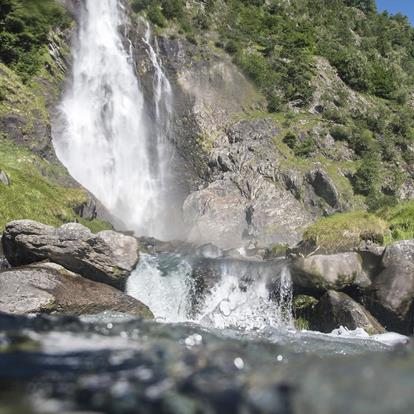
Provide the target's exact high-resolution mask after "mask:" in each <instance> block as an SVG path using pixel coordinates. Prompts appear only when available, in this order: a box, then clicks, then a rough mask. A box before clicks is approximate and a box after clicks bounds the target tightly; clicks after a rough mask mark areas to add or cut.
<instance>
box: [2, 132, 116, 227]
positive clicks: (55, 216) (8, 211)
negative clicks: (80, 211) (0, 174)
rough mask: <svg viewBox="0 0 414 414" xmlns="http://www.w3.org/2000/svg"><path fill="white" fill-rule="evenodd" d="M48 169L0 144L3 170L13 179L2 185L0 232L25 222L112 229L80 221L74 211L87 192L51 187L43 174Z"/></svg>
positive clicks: (22, 152) (17, 149) (23, 152)
mask: <svg viewBox="0 0 414 414" xmlns="http://www.w3.org/2000/svg"><path fill="white" fill-rule="evenodd" d="M47 167H48V165H47V161H45V160H43V159H41V158H40V157H38V156H37V155H34V154H33V153H32V152H30V151H29V150H28V149H26V148H24V147H20V146H17V145H14V144H12V143H11V142H10V141H7V140H0V170H1V171H4V172H5V173H6V174H7V176H8V178H9V179H10V185H4V184H2V183H0V229H3V228H4V225H5V224H6V223H8V222H9V221H12V220H18V219H22V218H25V219H32V220H37V221H41V222H43V223H46V224H50V225H60V224H63V223H66V222H70V221H75V220H78V221H80V222H82V224H84V225H86V226H87V227H89V228H90V229H91V230H92V231H100V230H104V229H108V228H110V226H109V225H108V224H107V223H104V222H101V221H99V220H93V221H88V220H83V219H81V218H79V217H77V216H76V215H75V213H74V211H73V208H74V207H76V206H78V205H80V204H82V203H83V202H85V201H86V200H87V195H86V193H85V191H84V190H82V189H78V188H65V187H62V186H59V185H57V184H54V183H52V182H51V181H50V180H49V179H48V178H46V177H45V176H43V175H42V174H41V172H40V171H42V170H45V169H47Z"/></svg>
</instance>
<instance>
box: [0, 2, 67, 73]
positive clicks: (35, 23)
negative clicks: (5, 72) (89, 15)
mask: <svg viewBox="0 0 414 414" xmlns="http://www.w3.org/2000/svg"><path fill="white" fill-rule="evenodd" d="M69 24H70V19H69V17H68V15H67V14H66V12H65V10H64V9H63V7H61V6H60V5H59V4H58V3H57V2H55V1H54V0H42V1H38V0H1V1H0V60H1V61H2V62H4V63H5V64H7V65H9V66H11V67H12V68H13V69H15V70H16V71H17V72H18V73H19V74H20V75H21V77H22V78H23V79H24V80H28V79H29V78H30V77H32V76H33V75H34V74H35V73H36V72H37V71H38V70H39V68H40V66H41V63H42V53H43V50H44V49H43V48H44V46H46V44H47V41H48V40H47V37H48V33H49V31H50V30H51V29H52V28H53V27H60V28H62V29H64V28H66V27H68V26H69Z"/></svg>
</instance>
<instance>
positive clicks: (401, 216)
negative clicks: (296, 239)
mask: <svg viewBox="0 0 414 414" xmlns="http://www.w3.org/2000/svg"><path fill="white" fill-rule="evenodd" d="M410 239H414V201H405V202H402V203H400V204H398V205H395V206H387V207H383V208H381V209H380V210H378V211H376V212H375V213H367V212H362V211H359V212H352V213H342V214H336V215H333V216H331V217H327V218H322V219H320V220H318V221H317V222H316V223H315V224H313V225H311V226H309V227H308V228H307V229H306V230H305V232H304V240H305V241H307V242H311V243H312V244H314V245H317V246H319V248H320V250H322V251H327V252H333V251H341V250H349V249H352V248H353V247H357V246H358V245H359V244H360V243H361V242H362V241H373V242H375V243H378V244H383V245H386V244H389V243H393V242H395V241H398V240H410Z"/></svg>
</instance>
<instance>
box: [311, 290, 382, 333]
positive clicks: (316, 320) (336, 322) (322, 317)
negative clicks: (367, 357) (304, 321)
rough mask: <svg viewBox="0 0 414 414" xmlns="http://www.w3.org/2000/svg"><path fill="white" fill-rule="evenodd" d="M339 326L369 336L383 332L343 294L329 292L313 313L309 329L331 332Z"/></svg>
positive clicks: (363, 310)
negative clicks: (363, 332) (365, 333)
mask: <svg viewBox="0 0 414 414" xmlns="http://www.w3.org/2000/svg"><path fill="white" fill-rule="evenodd" d="M341 326H343V327H345V328H347V329H350V330H354V329H357V328H362V329H364V330H365V331H366V332H368V333H369V334H370V335H375V334H380V333H384V332H385V329H384V328H383V327H382V326H381V324H380V323H379V322H378V321H377V320H376V319H375V318H374V317H373V316H372V315H371V314H370V313H369V312H368V311H367V310H366V309H365V308H364V307H363V306H362V305H360V304H359V303H357V302H355V301H354V300H353V299H352V298H350V297H349V296H348V295H347V294H345V293H343V292H335V291H333V290H329V291H328V292H326V293H325V294H324V295H323V296H322V298H321V299H320V301H319V303H318V304H317V305H316V307H315V309H314V311H313V314H312V318H311V328H312V329H314V330H318V331H320V332H332V331H333V330H334V329H336V328H339V327H341Z"/></svg>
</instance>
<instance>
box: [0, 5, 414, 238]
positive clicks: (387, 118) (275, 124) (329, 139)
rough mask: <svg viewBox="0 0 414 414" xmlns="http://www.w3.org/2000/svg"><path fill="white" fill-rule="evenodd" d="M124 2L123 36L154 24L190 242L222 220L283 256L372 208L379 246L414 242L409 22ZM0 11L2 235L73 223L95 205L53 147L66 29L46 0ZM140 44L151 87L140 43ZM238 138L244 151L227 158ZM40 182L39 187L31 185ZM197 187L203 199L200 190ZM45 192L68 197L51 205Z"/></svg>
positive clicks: (357, 14) (340, 9) (237, 148)
mask: <svg viewBox="0 0 414 414" xmlns="http://www.w3.org/2000/svg"><path fill="white" fill-rule="evenodd" d="M67 3H68V4H69V3H70V2H67ZM130 4H131V8H132V11H133V14H132V15H131V22H132V29H133V30H131V33H132V32H133V31H135V29H136V28H138V30H142V29H139V28H140V26H141V23H142V21H141V20H140V16H144V17H147V18H148V19H149V20H150V21H151V22H152V23H153V25H154V27H155V30H156V34H157V36H158V40H159V44H160V53H161V54H162V55H163V63H164V65H165V67H166V70H167V71H168V74H169V76H170V78H171V81H172V83H173V85H175V86H174V87H175V93H176V108H175V111H176V122H175V134H176V137H177V138H176V139H175V144H176V146H177V149H178V153H179V154H180V156H181V157H182V158H183V159H184V165H185V167H183V166H181V167H180V168H182V169H183V168H184V169H185V170H186V173H185V174H186V175H188V177H187V179H186V180H187V181H186V184H185V185H186V186H187V187H188V188H189V190H188V191H189V192H190V196H189V197H188V198H187V200H186V201H185V203H184V214H185V216H186V217H187V221H188V222H189V225H190V227H191V226H193V227H194V226H195V227H197V228H196V229H195V230H194V228H193V230H192V234H193V235H194V237H193V238H194V239H197V238H198V237H199V236H200V234H204V232H205V231H206V234H208V235H209V236H206V237H210V236H211V234H210V233H214V232H216V233H217V236H216V237H213V240H215V239H220V238H221V237H222V234H223V231H222V228H221V226H224V225H225V224H226V225H227V223H228V222H229V219H230V218H231V221H233V222H234V225H233V228H234V232H236V233H237V234H242V233H243V234H244V236H243V238H247V239H250V240H252V241H253V242H254V243H256V240H257V241H258V243H259V245H268V244H274V243H289V244H291V243H294V242H296V241H297V240H299V239H300V238H301V235H302V233H303V231H304V230H305V229H306V228H307V227H308V226H309V225H311V224H312V223H313V222H314V221H315V220H317V219H318V218H319V217H322V216H332V215H335V214H338V213H343V212H356V215H357V216H358V214H359V213H358V212H363V211H366V210H368V211H369V212H371V213H373V214H374V216H372V217H373V219H376V220H380V221H379V222H377V223H382V221H381V220H383V221H385V223H386V224H385V227H384V226H383V225H382V224H378V225H377V226H376V227H377V228H378V229H384V230H379V233H380V234H379V235H375V237H374V239H376V240H380V241H386V240H392V239H395V238H397V239H398V238H402V237H411V235H413V229H414V225H413V223H412V222H411V219H410V217H411V215H410V214H409V212H410V211H411V210H412V209H413V206H412V203H411V200H412V199H413V198H414V169H413V158H414V147H413V144H412V141H413V139H414V109H413V105H414V97H413V96H414V95H413V93H414V92H413V91H414V43H413V39H414V29H413V28H412V27H411V26H410V24H409V22H408V20H407V18H405V17H404V16H401V15H397V16H389V15H387V14H385V13H383V14H379V13H378V12H377V11H376V8H375V2H374V1H356V0H355V1H350V0H347V1H345V0H336V1H323V0H317V1H306V0H294V1H289V2H287V1H281V0H280V1H272V2H268V1H266V2H265V1H260V0H259V1H255V2H250V1H249V2H248V1H240V0H232V1H219V0H215V1H188V2H184V1H182V0H174V1H157V0H155V1H147V0H132V1H131V2H130ZM0 13H1V16H0V30H1V34H0V37H1V39H2V42H1V50H0V59H1V62H2V63H1V65H2V69H1V80H0V81H1V83H2V89H1V97H0V99H1V103H0V115H1V125H2V127H1V129H2V139H3V140H6V141H4V144H3V145H2V146H1V150H2V153H3V158H4V160H3V161H2V164H1V169H2V170H4V172H5V174H6V176H7V177H8V178H9V181H10V182H11V185H9V186H8V187H7V188H6V187H5V186H4V185H3V187H2V188H1V190H2V191H1V196H2V197H3V198H4V200H3V202H1V205H2V211H1V214H0V215H1V217H2V219H1V223H5V222H7V221H9V220H10V219H12V218H18V216H19V217H20V216H23V215H24V216H28V217H31V218H34V219H43V220H45V221H47V222H51V223H53V224H58V223H61V222H65V221H68V220H69V221H70V220H73V219H74V218H75V215H74V213H73V208H75V211H80V210H79V209H80V207H79V205H86V204H87V203H88V197H87V195H86V193H83V190H80V189H70V187H78V185H77V184H76V183H74V181H73V180H72V179H71V178H70V177H69V176H68V174H67V171H66V170H65V169H64V167H63V166H62V165H61V164H60V163H59V161H58V160H57V159H56V156H55V155H54V151H53V148H52V146H51V145H50V144H51V134H50V128H51V114H52V115H53V113H54V111H55V108H56V105H57V102H58V100H57V99H58V98H59V96H60V94H61V92H62V88H63V82H64V80H65V79H66V78H67V75H68V73H67V69H66V68H67V62H68V60H69V55H68V52H69V49H68V43H69V37H70V33H71V27H73V22H72V18H71V17H70V15H69V14H68V13H67V11H65V9H63V8H62V6H60V5H59V4H58V2H55V1H53V0H48V1H44V2H41V3H39V2H37V1H34V0H2V2H1V6H0ZM134 46H135V47H136V50H137V51H136V59H137V62H136V64H137V68H138V70H139V71H140V73H141V74H142V76H143V82H144V83H145V76H147V75H148V74H147V75H146V72H145V71H146V70H147V69H146V68H145V57H143V54H142V53H141V52H140V48H142V45H141V44H140V39H139V38H137V39H135V40H134ZM177 48H178V49H177ZM180 48H181V49H180ZM177 50H179V51H180V52H177ZM180 53H181V54H180ZM236 68H238V70H239V71H240V72H237V69H236ZM226 76H228V77H227V78H226ZM226 79H227V80H226ZM148 82H150V81H148ZM148 88H149V86H148ZM203 88H205V90H204V89H203ZM203 91H204V92H203ZM207 91H208V92H207ZM210 92H211V94H210V95H209V93H210ZM189 100H190V101H192V104H191V105H192V106H189ZM249 131H255V134H256V135H257V137H258V139H256V138H254V137H252V132H249ZM235 134H236V135H240V134H241V136H242V138H241V139H240V140H239V141H238V142H236V141H237V140H236V141H235V142H233V143H230V145H229V140H230V141H231V139H232V138H231V136H232V135H235ZM243 134H244V135H243ZM246 134H247V135H248V136H247V135H246ZM243 137H244V138H243ZM252 140H253V141H252ZM11 148H13V150H12V149H11ZM249 148H250V149H249ZM27 150H28V151H30V152H29V153H27V154H29V155H28V156H25V155H24V154H26V152H25V151H27ZM240 154H242V155H243V156H240ZM22 157H23V159H24V160H25V162H24V163H21V162H19V161H18V160H20V159H22ZM246 157H247V159H248V160H247V161H246ZM10 162H11V165H10ZM7 163H9V164H7ZM27 163H28V164H27ZM26 165H29V166H30V168H26ZM20 166H24V168H23V171H16V169H17V170H19V168H20ZM32 166H33V168H32ZM27 171H33V172H31V173H30V174H28V173H27ZM33 174H34V176H35V177H38V178H35V182H36V183H37V182H39V183H40V182H41V183H42V186H43V182H44V185H45V186H46V187H42V186H41V188H39V189H36V187H33V185H31V184H27V183H30V182H31V180H33ZM200 185H201V186H202V187H204V188H205V190H199V191H195V190H197V188H198V187H199V186H200ZM28 186H29V187H30V188H31V192H28V191H27V189H26V188H27V187H28ZM45 188H47V190H46V189H45ZM65 188H68V190H65ZM223 191H224V193H225V194H226V196H225V197H224V198H223V196H222V194H223ZM48 192H52V193H54V194H62V197H57V198H56V200H55V201H51V199H54V197H52V198H51V197H50V196H48ZM31 193H33V194H32V195H30V194H31ZM22 194H24V196H22ZM72 194H73V195H72ZM11 199H13V200H15V202H13V203H12V204H18V205H19V206H20V207H19V209H18V210H15V209H13V208H10V203H11V201H10V200H11ZM35 200H36V201H35ZM42 200H44V201H42ZM281 200H283V202H282V203H280V201H281ZM275 202H277V204H278V205H275ZM50 203H52V204H50ZM82 203H83V204H82ZM206 203H208V205H209V206H210V207H209V208H210V210H208V209H207V212H206V210H205V208H204V207H203V206H204V205H205V204H206ZM34 204H36V205H37V206H38V208H36V209H34V210H33V205H34ZM6 206H8V207H6ZM46 206H48V207H46ZM223 206H224V208H222V207H223ZM62 209H63V210H62ZM272 209H273V210H274V211H273V212H271V213H269V211H270V210H272ZM45 211H47V214H46V213H44V212H45ZM200 211H204V213H203V214H204V216H203V217H201V216H200ZM226 211H227V213H226ZM292 212H294V213H293V215H292ZM233 216H234V217H236V218H235V219H234V220H233V219H232V217H233ZM293 216H294V218H293ZM377 216H380V217H377ZM400 216H401V217H404V218H401V217H400ZM334 217H335V216H334ZM348 217H353V216H352V215H350V216H348ZM334 220H335V219H334ZM338 220H339V222H341V220H342V219H341V218H340V217H339V218H338ZM212 221H214V222H215V225H214V226H213V228H212V227H211V222H212ZM363 222H364V221H362V223H363ZM200 223H201V224H200ZM324 223H325V221H322V223H320V224H319V223H318V226H322V233H323V232H324V231H325V230H324ZM354 224H355V226H356V227H357V232H356V233H357V234H362V235H364V234H368V235H367V236H366V235H365V236H362V237H363V238H364V237H367V238H372V237H371V236H370V234H371V232H370V230H369V229H368V228H367V229H364V228H362V229H361V228H359V226H360V225H362V224H361V221H358V225H357V223H354ZM100 226H101V224H99V225H98V227H100ZM390 228H391V233H390V231H389V230H390ZM318 229H319V227H318ZM315 231H316V230H312V231H307V232H306V234H308V235H309V234H315ZM341 231H342V232H343V231H344V229H342V230H341ZM226 232H227V230H226ZM227 233H228V238H229V239H230V240H233V235H232V231H229V232H227ZM284 234H287V236H283V235H284ZM318 234H319V231H318ZM340 234H342V233H340ZM238 237H239V236H238ZM318 237H319V236H318ZM338 237H340V235H339V236H338ZM210 238H211V237H210Z"/></svg>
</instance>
